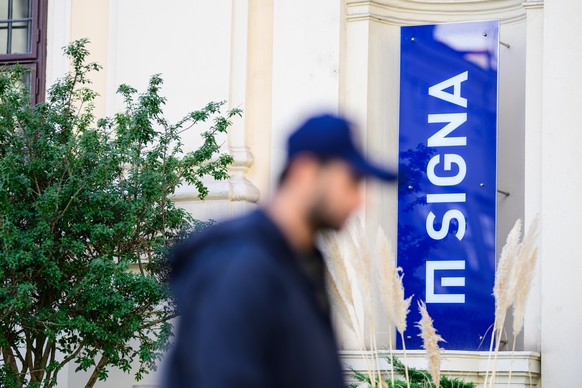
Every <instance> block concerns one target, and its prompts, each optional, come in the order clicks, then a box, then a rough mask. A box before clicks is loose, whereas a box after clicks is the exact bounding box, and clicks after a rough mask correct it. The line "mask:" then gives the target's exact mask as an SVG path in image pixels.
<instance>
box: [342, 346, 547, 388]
mask: <svg viewBox="0 0 582 388" xmlns="http://www.w3.org/2000/svg"><path fill="white" fill-rule="evenodd" d="M365 354H366V357H371V356H372V353H371V352H365ZM387 354H388V353H387V352H380V368H381V369H382V370H386V371H389V370H390V365H389V364H388V362H387V361H386V359H385V356H386V355H387ZM394 355H395V356H396V357H398V358H399V359H400V360H401V361H403V362H404V353H403V352H402V351H395V352H394ZM340 357H341V360H342V362H343V363H344V364H345V365H346V370H349V369H348V367H351V368H353V369H355V370H357V371H362V372H365V371H366V370H367V367H366V359H365V357H364V353H362V352H359V351H350V350H343V351H341V352H340ZM540 360H541V357H540V354H539V353H536V352H526V351H523V352H515V353H514V354H513V356H512V353H511V352H499V353H498V356H497V361H496V363H495V369H496V373H495V376H496V377H495V382H496V384H495V386H496V387H502V386H503V387H511V388H533V387H537V386H538V382H539V379H540ZM405 363H406V364H407V365H408V366H410V367H413V368H417V369H426V367H427V360H426V353H425V352H424V351H422V350H409V351H407V352H406V362H405ZM488 364H489V365H490V368H488ZM493 364H494V360H493V358H491V359H490V360H489V352H470V351H456V350H444V351H442V353H441V371H442V373H443V374H444V375H446V376H447V377H454V378H461V379H463V380H465V381H467V382H469V381H470V382H474V383H476V384H477V388H483V381H484V379H485V374H486V373H487V370H488V369H493ZM510 371H511V380H509V375H510ZM346 376H347V377H348V379H349V378H350V377H351V374H350V372H349V371H347V372H346ZM351 381H353V379H351Z"/></svg>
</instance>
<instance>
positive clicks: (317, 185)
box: [281, 115, 396, 230]
mask: <svg viewBox="0 0 582 388" xmlns="http://www.w3.org/2000/svg"><path fill="white" fill-rule="evenodd" d="M287 152H288V153H287V165H286V168H285V171H284V173H283V175H282V177H281V188H282V189H286V190H289V191H292V192H293V193H294V195H295V196H296V197H297V198H298V199H300V201H301V203H302V204H303V206H304V210H305V212H306V217H307V219H308V222H309V223H310V225H311V227H312V228H313V229H314V230H320V229H327V228H331V229H339V228H341V227H342V226H343V225H344V223H345V221H346V220H347V219H348V217H349V216H350V215H351V214H352V213H353V212H354V211H355V210H356V209H357V208H358V207H359V206H360V204H361V187H360V186H361V182H362V181H363V178H365V177H374V178H377V179H381V180H384V181H391V180H394V179H396V174H395V173H393V172H391V171H388V170H385V169H382V168H380V167H377V166H375V165H373V164H372V163H370V162H369V161H367V160H366V159H365V158H364V156H363V154H362V152H361V151H360V150H359V149H358V148H357V147H356V144H355V143H354V140H353V137H352V129H351V125H350V123H349V122H348V121H346V120H345V119H343V118H340V117H337V116H333V115H322V116H316V117H312V118H310V119H309V120H307V121H306V122H305V123H304V124H303V125H301V126H300V127H299V128H298V129H297V130H296V131H295V132H293V133H292V134H291V136H290V137H289V141H288V148H287Z"/></svg>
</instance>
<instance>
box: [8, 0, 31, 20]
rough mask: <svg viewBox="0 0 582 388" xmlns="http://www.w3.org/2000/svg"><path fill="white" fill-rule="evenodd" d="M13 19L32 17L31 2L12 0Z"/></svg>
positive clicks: (27, 0) (28, 0)
mask: <svg viewBox="0 0 582 388" xmlns="http://www.w3.org/2000/svg"><path fill="white" fill-rule="evenodd" d="M12 7H13V8H12V19H26V18H29V17H30V0H12Z"/></svg>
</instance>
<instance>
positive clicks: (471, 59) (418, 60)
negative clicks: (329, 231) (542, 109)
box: [398, 21, 499, 350]
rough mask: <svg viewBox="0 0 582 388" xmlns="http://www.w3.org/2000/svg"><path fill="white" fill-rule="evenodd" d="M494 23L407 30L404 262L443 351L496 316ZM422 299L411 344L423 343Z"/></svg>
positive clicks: (476, 342) (401, 196)
mask: <svg viewBox="0 0 582 388" xmlns="http://www.w3.org/2000/svg"><path fill="white" fill-rule="evenodd" d="M498 29H499V26H498V22H497V21H487V22H472V23H452V24H439V25H426V26H413V27H402V29H401V68H400V141H399V146H400V150H399V183H398V265H399V266H401V267H402V268H403V270H404V288H405V290H406V294H407V295H411V294H414V296H415V297H414V299H415V300H419V299H422V300H424V301H425V302H426V305H427V308H428V311H429V313H430V315H431V317H432V318H433V319H434V325H435V328H436V329H437V331H438V332H439V333H440V334H441V336H442V337H443V338H444V339H445V340H446V343H445V344H441V345H442V346H443V347H444V348H445V349H457V350H477V349H485V348H488V346H487V345H488V344H485V342H482V340H483V337H485V334H486V332H487V331H488V330H489V329H491V326H492V324H493V320H494V299H493V296H492V289H493V282H494V275H495V210H496V195H497V188H496V185H497V182H496V137H497V62H498V47H499V41H498ZM419 320H420V315H419V313H418V309H417V308H416V301H415V302H413V306H412V307H411V309H410V314H409V315H408V329H407V331H406V333H405V338H406V341H407V342H406V347H407V348H408V349H420V348H421V346H422V339H421V338H420V337H419V336H418V334H419V333H420V331H419V329H418V328H416V327H415V323H416V322H418V321H419Z"/></svg>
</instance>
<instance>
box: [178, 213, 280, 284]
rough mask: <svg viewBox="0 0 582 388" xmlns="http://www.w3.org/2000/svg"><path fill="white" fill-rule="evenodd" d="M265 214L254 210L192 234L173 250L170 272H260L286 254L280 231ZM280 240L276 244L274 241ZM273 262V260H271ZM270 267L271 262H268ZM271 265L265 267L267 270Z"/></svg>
mask: <svg viewBox="0 0 582 388" xmlns="http://www.w3.org/2000/svg"><path fill="white" fill-rule="evenodd" d="M273 229H274V225H273V224H272V222H271V221H270V220H269V219H268V217H267V216H266V214H265V213H264V212H263V211H261V210H257V211H254V212H252V213H250V214H247V215H244V216H241V217H238V218H234V219H231V220H228V221H225V222H221V223H218V224H216V225H213V226H211V227H209V228H208V229H206V230H204V231H202V232H199V233H196V234H192V235H191V236H190V237H189V238H188V239H187V240H186V241H185V242H184V243H182V244H180V245H179V246H177V247H176V248H175V249H174V252H173V254H172V271H173V272H174V273H179V272H183V271H187V270H188V271H189V270H192V269H195V268H201V267H214V266H221V267H222V268H224V267H225V266H229V265H231V263H233V264H232V265H237V266H256V267H257V268H256V270H259V269H261V267H260V265H264V264H265V261H266V260H270V258H271V257H272V256H276V254H277V250H279V249H280V250H281V251H283V252H285V251H286V247H285V242H284V241H283V240H282V237H280V236H279V234H280V232H278V231H276V230H273ZM278 239H279V240H281V241H279V242H277V240H278ZM270 261H272V260H270ZM271 264H273V263H271ZM269 267H270V266H265V267H264V270H267V269H268V268H269Z"/></svg>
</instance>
